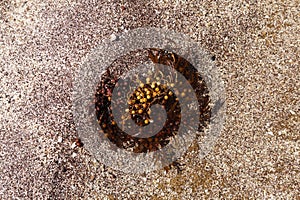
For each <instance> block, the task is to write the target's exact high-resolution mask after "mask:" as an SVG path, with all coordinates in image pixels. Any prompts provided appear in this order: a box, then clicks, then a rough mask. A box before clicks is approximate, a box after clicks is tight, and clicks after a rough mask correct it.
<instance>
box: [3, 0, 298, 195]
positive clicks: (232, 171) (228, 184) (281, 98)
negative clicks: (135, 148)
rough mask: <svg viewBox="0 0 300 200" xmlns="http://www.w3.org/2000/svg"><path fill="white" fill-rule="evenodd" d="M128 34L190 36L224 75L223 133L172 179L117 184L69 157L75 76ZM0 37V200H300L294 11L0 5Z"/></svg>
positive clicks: (218, 5) (270, 6)
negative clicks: (157, 31)
mask: <svg viewBox="0 0 300 200" xmlns="http://www.w3.org/2000/svg"><path fill="white" fill-rule="evenodd" d="M46 2H47V3H46ZM137 27H160V28H167V29H171V30H175V31H178V32H182V33H185V34H187V35H189V36H190V37H191V38H193V39H194V40H195V41H198V42H200V43H201V45H202V47H203V48H204V49H206V50H208V51H209V52H211V53H212V54H214V55H215V56H216V60H215V64H216V66H218V67H219V69H220V70H221V71H222V74H223V79H224V82H225V84H226V98H227V118H226V124H225V129H224V130H223V132H222V134H221V136H220V138H219V140H218V141H217V143H216V145H215V147H214V149H213V151H212V152H211V153H210V154H209V155H208V156H207V157H206V158H205V159H203V160H197V159H194V156H195V154H196V153H195V152H193V151H191V152H190V153H189V154H187V155H186V156H185V157H183V158H182V159H180V162H181V163H182V164H183V167H182V168H183V171H182V172H181V173H178V172H177V170H176V169H172V170H170V171H169V172H168V173H165V171H164V170H161V171H157V172H153V173H150V174H148V175H145V176H138V175H130V174H123V173H121V172H118V171H114V170H112V169H111V168H109V167H106V166H104V165H103V164H101V163H99V162H97V161H96V160H95V159H94V158H93V156H91V155H90V154H89V152H87V151H86V150H85V149H84V148H81V147H75V148H73V146H72V143H73V142H72V140H73V139H74V138H76V135H77V133H76V131H75V128H74V123H73V121H72V113H71V100H70V97H71V92H72V85H73V81H74V77H75V73H76V70H77V69H78V67H79V66H80V64H82V62H83V60H84V58H85V56H86V55H87V53H89V52H90V50H91V49H93V48H94V47H96V46H97V43H99V41H101V40H102V39H103V38H107V37H109V36H110V35H111V34H114V33H115V34H117V33H121V32H123V31H124V30H130V29H134V28H137ZM0 36H1V37H0V83H1V85H0V86H1V87H0V199H114V198H115V199H151V198H152V199H200V198H226V199H231V198H234V199H242V198H247V199H248V198H253V199H262V198H268V199H269V198H270V199H271V198H284V199H299V198H300V191H299V188H300V156H299V152H300V135H299V133H300V119H299V118H300V99H299V96H300V91H299V88H300V74H299V71H300V63H299V60H300V1H299V0H292V1H271V0H266V1H247V2H242V1H240V0H239V1H212V0H209V1H196V0H194V1H184V0H178V1H173V2H171V1H168V0H159V1H152V0H151V1H148V0H147V1H144V0H143V1H137V0H134V1H130V2H129V1H128V2H126V1H117V0H111V1H102V2H96V1H83V0H78V1H71V0H68V1H62V0H57V1H54V0H52V1H42V0H31V1H24V0H12V1H11V0H2V1H0Z"/></svg>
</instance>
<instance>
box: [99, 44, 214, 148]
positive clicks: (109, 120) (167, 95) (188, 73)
mask: <svg viewBox="0 0 300 200" xmlns="http://www.w3.org/2000/svg"><path fill="white" fill-rule="evenodd" d="M147 51H148V58H149V59H150V60H151V61H152V62H153V63H158V64H163V65H167V66H169V67H173V68H175V69H176V70H177V71H178V72H180V73H181V74H182V75H183V76H184V77H185V78H186V79H187V80H188V82H189V84H190V85H191V86H192V88H193V90H194V91H193V92H195V94H196V97H197V99H198V103H199V110H200V113H199V127H198V130H199V131H203V129H204V128H205V126H206V125H207V123H208V122H209V118H210V107H209V95H208V89H207V86H206V84H205V82H204V80H203V79H202V78H201V76H200V74H199V73H198V72H197V70H196V69H195V68H194V67H193V66H192V65H191V64H190V63H189V62H188V61H187V60H185V59H184V58H182V57H180V56H178V55H176V54H174V53H172V52H168V51H165V50H161V49H148V50H147ZM122 73H126V72H125V70H124V71H123V72H122V70H121V69H120V70H113V68H108V69H107V71H106V72H105V73H104V74H103V75H102V77H101V82H100V83H99V85H98V86H97V90H96V93H95V109H96V116H97V119H98V123H99V125H100V126H101V128H102V130H103V132H104V134H105V137H107V138H108V139H109V140H110V141H111V142H112V143H113V144H115V145H116V146H117V147H119V148H123V149H126V150H128V151H132V152H135V153H147V152H151V151H156V150H159V149H160V148H163V147H164V146H166V145H167V144H168V143H169V142H170V140H171V139H172V137H173V136H174V135H176V134H177V132H178V129H179V126H180V123H181V114H180V112H181V109H180V104H179V101H178V98H177V97H176V95H175V94H174V93H173V92H172V91H171V90H169V89H168V87H167V86H166V85H163V84H160V83H159V82H147V83H141V85H140V87H138V88H137V89H135V90H134V93H133V94H132V95H130V98H129V99H127V100H126V101H127V102H128V109H127V110H126V112H127V116H124V118H128V116H129V117H130V118H131V119H132V120H134V122H135V123H136V124H137V125H139V126H147V125H148V124H149V123H150V122H151V118H150V112H151V110H150V107H151V105H154V104H160V105H162V106H163V107H164V108H165V110H166V113H167V119H166V122H165V124H164V127H163V128H162V129H161V130H160V131H159V132H158V133H157V134H156V135H154V136H151V137H148V138H140V137H134V136H132V135H129V134H127V133H126V132H124V131H123V130H122V129H121V128H120V127H119V126H118V124H117V123H116V122H115V121H114V117H113V115H112V107H111V101H112V100H111V98H112V91H113V89H114V87H115V86H116V84H117V82H118V80H119V78H120V76H121V75H122ZM123 84H124V85H118V87H127V85H126V82H125V83H123ZM182 95H183V94H182ZM121 97H122V96H121V95H120V98H121ZM120 100H124V99H120Z"/></svg>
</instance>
